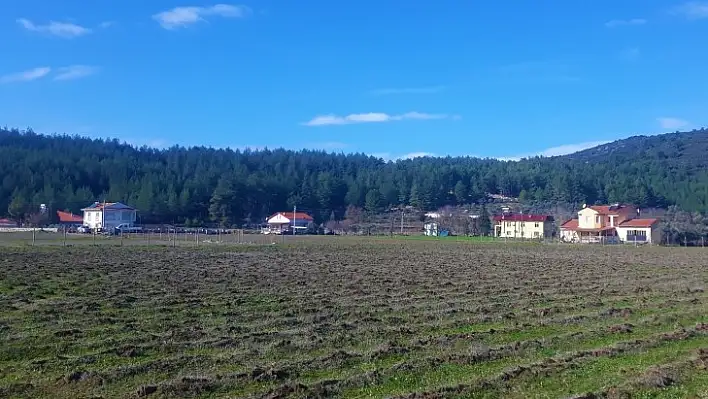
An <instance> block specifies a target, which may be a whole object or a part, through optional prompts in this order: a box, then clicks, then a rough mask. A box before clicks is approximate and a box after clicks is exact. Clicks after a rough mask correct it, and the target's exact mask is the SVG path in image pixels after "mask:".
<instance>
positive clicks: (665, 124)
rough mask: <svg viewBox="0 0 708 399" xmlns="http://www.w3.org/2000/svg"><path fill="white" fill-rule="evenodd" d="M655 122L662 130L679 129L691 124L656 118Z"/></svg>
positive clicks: (679, 120) (675, 119)
mask: <svg viewBox="0 0 708 399" xmlns="http://www.w3.org/2000/svg"><path fill="white" fill-rule="evenodd" d="M656 120H657V121H658V122H659V126H661V128H662V129H681V128H684V127H686V126H688V125H690V124H691V122H689V121H687V120H684V119H680V118H672V117H661V118H656Z"/></svg>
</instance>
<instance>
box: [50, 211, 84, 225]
mask: <svg viewBox="0 0 708 399" xmlns="http://www.w3.org/2000/svg"><path fill="white" fill-rule="evenodd" d="M57 216H58V217H59V222H61V223H83V222H84V218H82V217H81V216H79V215H74V214H73V213H69V212H62V211H57Z"/></svg>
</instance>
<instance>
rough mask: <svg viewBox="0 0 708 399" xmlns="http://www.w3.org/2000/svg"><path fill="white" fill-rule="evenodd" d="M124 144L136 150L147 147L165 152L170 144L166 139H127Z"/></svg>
mask: <svg viewBox="0 0 708 399" xmlns="http://www.w3.org/2000/svg"><path fill="white" fill-rule="evenodd" d="M124 142H125V143H126V144H128V145H130V146H133V147H135V148H140V147H143V146H146V147H149V148H155V149H158V150H163V149H165V148H167V147H169V143H168V142H167V140H164V139H126V140H124Z"/></svg>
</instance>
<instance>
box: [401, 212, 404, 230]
mask: <svg viewBox="0 0 708 399" xmlns="http://www.w3.org/2000/svg"><path fill="white" fill-rule="evenodd" d="M403 213H404V212H403V208H401V235H403Z"/></svg>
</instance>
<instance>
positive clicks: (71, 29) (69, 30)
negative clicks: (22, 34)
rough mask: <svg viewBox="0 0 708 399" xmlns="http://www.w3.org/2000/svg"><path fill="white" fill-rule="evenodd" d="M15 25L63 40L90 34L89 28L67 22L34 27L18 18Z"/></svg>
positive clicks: (53, 22)
mask: <svg viewBox="0 0 708 399" xmlns="http://www.w3.org/2000/svg"><path fill="white" fill-rule="evenodd" d="M17 23H18V24H20V25H21V26H22V27H23V28H25V29H27V30H28V31H32V32H40V33H46V34H50V35H54V36H58V37H62V38H65V39H72V38H75V37H79V36H84V35H87V34H89V33H91V29H89V28H85V27H83V26H81V25H77V24H72V23H67V22H56V21H50V22H49V23H48V24H46V25H36V24H35V23H33V22H32V21H30V20H28V19H25V18H20V19H18V20H17Z"/></svg>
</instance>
